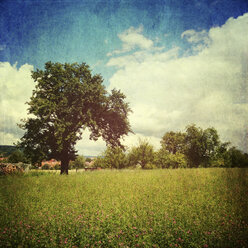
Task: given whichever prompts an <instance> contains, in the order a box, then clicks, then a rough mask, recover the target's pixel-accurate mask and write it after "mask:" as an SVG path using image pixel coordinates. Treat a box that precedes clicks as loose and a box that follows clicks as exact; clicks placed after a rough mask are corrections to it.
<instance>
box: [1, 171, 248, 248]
mask: <svg viewBox="0 0 248 248" xmlns="http://www.w3.org/2000/svg"><path fill="white" fill-rule="evenodd" d="M247 173H248V169H240V168H230V169H226V168H224V169H221V168H204V169H191V170H186V169H181V170H134V171H131V172H130V170H121V171H118V170H101V171H97V172H91V173H90V175H89V173H74V174H73V173H70V174H71V175H69V176H67V177H64V176H59V175H56V174H53V173H51V172H50V173H49V172H44V171H35V172H31V173H26V174H24V175H23V176H14V177H2V178H1V180H0V196H1V197H0V204H1V208H0V247H34V248H39V247H49V248H52V247H54V248H61V247H65V248H69V247H110V248H115V247H142V248H148V247H149V248H150V247H151V248H152V247H154V248H159V247H161V248H162V247H181V248H191V247H194V248H204V247H205V248H207V247H211V248H213V247H214V248H223V247H228V248H237V247H248V235H247V228H248V213H247V205H248V198H247V186H248V178H247Z"/></svg>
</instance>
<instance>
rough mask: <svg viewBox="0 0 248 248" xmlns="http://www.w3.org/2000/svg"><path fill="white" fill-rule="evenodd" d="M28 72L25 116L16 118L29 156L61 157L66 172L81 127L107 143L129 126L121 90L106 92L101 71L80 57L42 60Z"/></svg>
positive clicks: (112, 143)
mask: <svg viewBox="0 0 248 248" xmlns="http://www.w3.org/2000/svg"><path fill="white" fill-rule="evenodd" d="M32 78H33V79H34V81H35V82H37V85H36V87H35V90H34V91H33V95H32V97H31V100H30V101H29V102H28V105H29V109H28V114H30V117H29V118H28V119H26V120H23V122H22V124H20V127H21V128H22V129H24V130H25V133H24V136H23V137H22V138H21V141H20V143H19V146H20V147H22V148H23V149H24V152H26V153H27V154H29V156H30V158H32V159H33V162H34V160H35V159H36V160H39V159H40V158H42V157H46V158H55V159H57V160H60V161H61V174H63V173H65V174H68V164H69V161H70V160H73V159H74V158H75V155H76V150H75V144H76V142H77V141H78V140H79V139H81V136H82V132H83V130H85V128H88V129H89V130H90V132H91V135H90V139H93V140H97V139H98V138H99V137H100V136H101V137H102V138H103V139H104V140H105V141H106V143H107V144H108V145H110V146H121V143H120V138H121V137H123V136H124V135H127V134H128V132H130V131H131V129H130V124H129V121H128V119H127V117H128V113H129V112H130V111H131V110H130V108H129V105H128V104H127V103H126V102H125V101H124V100H125V95H124V94H122V93H121V92H120V91H117V90H115V89H114V90H112V92H111V93H110V94H109V93H108V92H107V91H106V89H105V87H104V85H103V79H102V77H101V76H100V75H92V74H91V71H90V69H89V66H88V65H86V64H85V63H82V64H77V63H74V64H68V63H65V64H61V63H52V62H47V63H46V64H45V69H44V70H39V69H37V70H36V71H33V72H32Z"/></svg>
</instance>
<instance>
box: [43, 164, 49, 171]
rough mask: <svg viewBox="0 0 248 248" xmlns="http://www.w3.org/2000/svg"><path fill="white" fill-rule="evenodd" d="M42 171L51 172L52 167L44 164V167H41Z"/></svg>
mask: <svg viewBox="0 0 248 248" xmlns="http://www.w3.org/2000/svg"><path fill="white" fill-rule="evenodd" d="M41 169H42V170H49V169H50V165H49V164H44V165H43V166H42V167H41Z"/></svg>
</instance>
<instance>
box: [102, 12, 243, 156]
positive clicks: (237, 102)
mask: <svg viewBox="0 0 248 248" xmlns="http://www.w3.org/2000/svg"><path fill="white" fill-rule="evenodd" d="M244 30H248V14H245V15H243V16H240V17H238V18H237V19H234V18H230V19H228V21H227V22H226V23H225V24H224V25H223V26H221V27H214V28H211V29H210V30H209V31H208V32H207V31H201V32H197V31H195V30H187V31H185V32H183V33H182V35H181V37H182V38H185V39H186V41H187V42H189V45H191V46H192V51H197V53H191V55H190V56H189V54H188V51H187V52H186V53H185V55H183V56H179V55H178V51H179V48H177V47H175V48H173V49H171V50H169V51H166V52H164V51H156V50H154V49H149V50H147V49H143V50H141V51H138V52H133V53H132V54H129V55H124V56H121V55H120V56H119V57H114V58H110V60H109V62H108V64H107V65H108V66H115V67H116V68H118V70H117V72H116V73H115V74H114V75H113V77H112V78H111V79H110V85H109V89H111V88H114V87H115V88H118V89H121V90H122V91H123V93H124V94H126V96H127V100H128V101H129V102H130V105H131V108H132V109H133V114H132V115H131V116H130V120H131V125H132V128H133V130H134V131H135V132H136V133H137V134H139V135H141V136H143V137H150V139H152V140H154V142H155V140H156V143H157V144H159V142H158V141H159V140H160V138H161V136H162V135H163V134H164V133H165V132H166V131H169V130H183V129H184V127H185V126H186V125H188V124H191V123H196V124H197V125H199V126H201V127H203V128H206V127H209V126H213V127H215V128H216V129H217V130H218V132H219V133H220V135H221V138H222V140H225V141H227V140H230V141H231V142H232V143H233V145H236V146H238V147H239V148H241V149H243V150H244V151H248V147H247V143H246V141H245V139H244V137H245V135H247V132H248V81H247V80H248V66H247V65H248V63H247V61H248V47H247V44H248V33H247V32H245V31H244ZM140 32H141V31H140ZM140 35H141V33H140ZM199 44H202V46H201V47H199ZM132 142H133V138H132ZM127 143H131V141H130V142H129V141H128V140H127Z"/></svg>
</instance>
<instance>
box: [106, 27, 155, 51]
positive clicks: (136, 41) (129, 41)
mask: <svg viewBox="0 0 248 248" xmlns="http://www.w3.org/2000/svg"><path fill="white" fill-rule="evenodd" d="M142 32H143V26H142V25H141V26H140V27H139V28H137V29H135V28H134V27H130V28H129V29H127V30H125V31H124V32H123V33H121V34H119V35H118V37H119V39H120V40H121V41H122V42H123V45H122V49H121V50H115V51H113V52H112V53H108V54H107V55H108V56H112V55H114V54H121V53H125V52H129V51H131V50H133V49H134V48H140V49H149V48H151V47H152V46H153V41H152V40H149V39H147V38H146V37H144V36H143V35H142Z"/></svg>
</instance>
